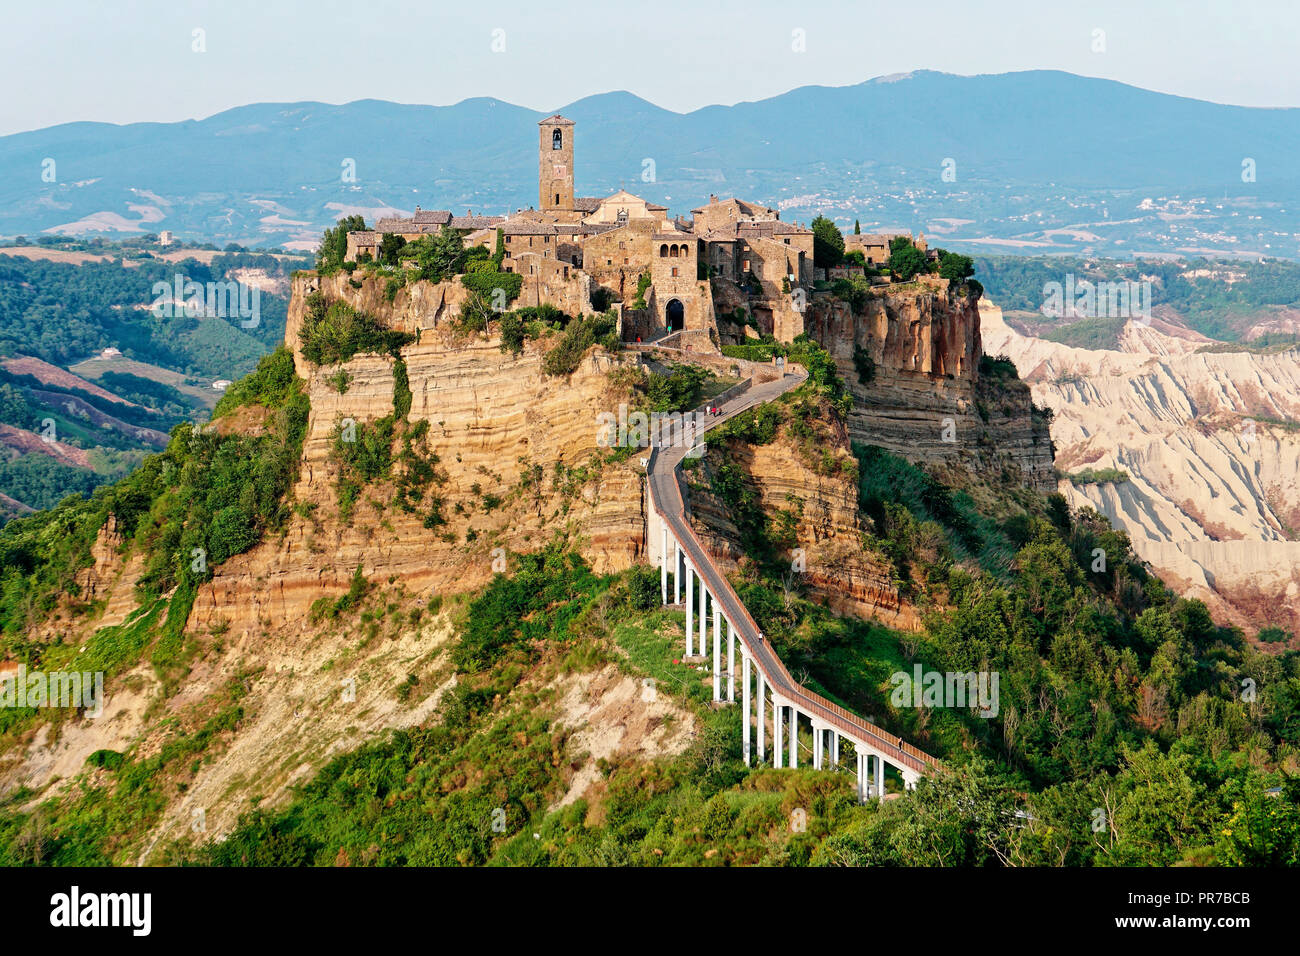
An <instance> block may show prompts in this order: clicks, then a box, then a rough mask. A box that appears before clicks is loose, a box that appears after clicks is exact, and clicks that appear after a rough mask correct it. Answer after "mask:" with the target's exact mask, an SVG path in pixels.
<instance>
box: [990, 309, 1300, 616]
mask: <svg viewBox="0 0 1300 956" xmlns="http://www.w3.org/2000/svg"><path fill="white" fill-rule="evenodd" d="M981 317H982V320H983V335H984V340H985V345H986V347H987V348H988V349H989V351H990V352H994V353H1002V354H1005V355H1007V356H1008V357H1009V358H1011V359H1012V361H1014V362H1015V363H1016V365H1017V367H1018V368H1019V369H1020V372H1021V374H1022V375H1023V376H1024V378H1025V380H1026V381H1027V382H1029V383H1030V386H1031V388H1032V389H1033V394H1034V397H1035V400H1036V401H1038V402H1041V403H1043V404H1044V405H1046V406H1048V407H1049V408H1051V409H1052V410H1053V412H1054V413H1055V418H1054V420H1053V424H1052V440H1053V442H1054V443H1055V445H1056V464H1057V468H1058V469H1059V470H1060V471H1061V472H1063V473H1066V474H1069V473H1077V472H1080V471H1082V470H1084V469H1094V470H1102V469H1115V470H1118V471H1122V472H1124V473H1126V474H1127V475H1128V476H1129V477H1128V480H1124V481H1119V482H1113V481H1103V482H1095V483H1090V484H1083V485H1075V484H1074V483H1071V482H1069V481H1066V480H1062V481H1061V483H1060V490H1061V492H1062V493H1063V494H1064V495H1065V496H1066V497H1067V499H1068V500H1069V501H1070V502H1071V504H1072V505H1073V506H1075V507H1080V506H1084V505H1087V506H1091V507H1095V508H1096V509H1097V510H1098V511H1100V512H1101V513H1103V514H1105V515H1106V516H1107V517H1108V518H1110V519H1111V521H1112V522H1114V524H1115V526H1116V527H1117V528H1120V529H1123V530H1124V531H1125V532H1126V533H1127V534H1128V536H1129V537H1130V539H1131V540H1132V542H1133V547H1134V549H1135V550H1136V552H1137V553H1138V554H1139V555H1140V556H1141V557H1142V558H1144V559H1146V560H1147V561H1149V562H1150V563H1151V565H1152V566H1153V567H1154V568H1155V569H1156V570H1157V571H1158V572H1159V573H1160V574H1161V575H1162V577H1164V578H1165V580H1166V581H1167V582H1168V583H1169V584H1170V585H1171V586H1172V587H1174V588H1175V589H1176V590H1178V591H1179V592H1180V593H1183V594H1186V595H1188V596H1195V597H1198V598H1200V599H1202V600H1204V601H1205V602H1206V603H1207V605H1209V607H1210V608H1211V609H1212V610H1214V611H1215V613H1216V614H1217V615H1220V616H1222V617H1223V618H1224V619H1225V620H1230V621H1233V622H1236V623H1239V624H1241V625H1243V626H1245V627H1247V628H1249V629H1251V630H1257V629H1259V628H1264V627H1276V628H1281V629H1282V630H1283V631H1286V632H1290V633H1292V634H1294V633H1296V632H1297V630H1300V530H1297V529H1300V486H1297V483H1296V475H1297V474H1298V473H1300V352H1297V351H1296V350H1295V349H1294V348H1292V349H1290V350H1286V351H1264V352H1261V351H1259V350H1251V349H1247V348H1243V347H1239V348H1238V349H1237V350H1234V351H1227V350H1219V349H1209V348H1206V347H1205V346H1204V345H1200V344H1198V343H1194V342H1193V343H1189V342H1187V341H1186V340H1184V339H1181V338H1173V337H1170V336H1167V335H1164V334H1162V333H1161V332H1159V331H1158V330H1156V329H1153V328H1142V327H1140V326H1138V325H1137V324H1136V323H1128V324H1127V326H1126V328H1125V331H1124V334H1123V336H1122V338H1121V339H1120V340H1119V342H1118V343H1117V344H1118V345H1119V346H1120V347H1119V348H1116V349H1109V350H1107V349H1094V350H1089V349H1081V348H1071V347H1068V346H1065V345H1061V344H1057V343H1053V342H1048V341H1045V340H1043V339H1035V338H1029V337H1026V336H1023V335H1021V334H1019V333H1018V332H1016V331H1015V330H1014V329H1012V328H1010V327H1009V326H1008V325H1007V324H1006V323H1005V322H1003V320H1002V316H1001V312H1000V310H999V309H998V308H997V307H996V306H994V305H992V304H991V303H984V306H983V309H982V313H981Z"/></svg>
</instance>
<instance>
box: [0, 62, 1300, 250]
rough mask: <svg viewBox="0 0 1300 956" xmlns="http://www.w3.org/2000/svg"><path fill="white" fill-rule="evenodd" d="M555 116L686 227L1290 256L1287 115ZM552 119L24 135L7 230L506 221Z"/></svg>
mask: <svg viewBox="0 0 1300 956" xmlns="http://www.w3.org/2000/svg"><path fill="white" fill-rule="evenodd" d="M558 110H559V112H562V113H563V114H564V115H565V116H568V117H569V118H570V119H573V120H574V121H575V122H576V123H577V124H578V126H577V151H578V152H577V158H576V161H575V172H576V176H577V183H578V192H579V194H581V195H605V194H608V193H610V192H613V191H614V190H615V189H617V188H619V187H620V186H625V187H627V188H628V189H630V190H632V191H634V192H636V193H638V194H640V195H643V196H645V197H646V198H648V199H652V200H654V201H657V202H662V203H664V204H666V205H668V206H669V207H670V209H671V210H672V211H673V212H674V213H678V212H680V213H683V214H685V213H688V212H689V210H690V209H691V207H692V206H695V205H698V204H699V203H701V202H704V201H707V198H708V196H709V194H710V193H716V194H719V195H742V196H746V197H749V198H753V199H755V200H758V201H761V202H765V203H768V204H776V205H779V206H780V207H781V208H782V209H783V210H786V213H787V218H790V219H801V220H807V219H809V218H811V217H812V216H814V215H816V214H818V213H823V214H826V215H828V216H831V217H832V218H835V219H837V220H838V221H839V222H840V223H841V224H842V225H843V226H845V227H851V226H852V223H853V220H854V219H860V220H861V222H862V227H863V230H864V231H870V230H872V229H877V228H908V229H914V230H925V231H926V232H927V234H929V235H931V236H932V238H934V239H935V241H937V242H939V243H940V244H943V245H948V246H951V247H953V248H963V249H967V250H972V251H979V250H982V251H1005V252H1015V251H1021V252H1026V253H1032V252H1058V251H1071V252H1105V253H1108V254H1123V253H1126V252H1134V251H1137V252H1183V253H1198V252H1206V251H1209V252H1217V253H1226V254H1238V255H1270V256H1287V257H1296V256H1300V229H1297V228H1296V224H1295V215H1294V213H1295V211H1296V210H1297V209H1300V169H1298V168H1297V167H1296V165H1295V163H1294V157H1295V156H1296V155H1297V153H1298V152H1300V110H1296V109H1256V108H1247V107H1237V106H1224V105H1219V104H1214V103H1208V102H1203V101H1199V100H1192V99H1186V98H1182V97H1176V96H1169V95H1165V94H1161V93H1154V92H1150V91H1147V90H1141V89H1137V88H1135V87H1131V86H1126V85H1124V84H1122V83H1117V82H1113V81H1109V80H1099V79H1090V78H1086V77H1081V76H1076V75H1073V74H1069V73H1061V72H1053V71H1032V72H1022V73H1007V74H998V75H984V76H971V77H965V76H954V75H950V74H945V73H936V72H928V71H927V72H917V73H910V74H905V75H900V76H892V77H880V78H877V79H873V80H869V81H867V82H864V83H860V84H857V85H855V86H847V87H836V88H830V87H803V88H800V89H796V90H792V91H790V92H788V93H784V94H782V95H780V96H775V97H772V98H770V99H765V100H760V101H757V102H752V103H739V104H737V105H735V106H729V107H728V106H710V107H706V108H704V109H699V110H696V111H694V112H691V113H686V114H681V113H674V112H671V111H669V110H665V109H661V108H659V107H657V106H654V105H653V104H651V103H648V102H646V101H645V100H642V99H640V98H638V97H636V96H633V95H632V94H630V93H625V92H616V93H605V94H601V95H598V96H590V97H587V98H585V99H581V100H579V101H577V102H575V103H571V104H567V105H563V106H559V107H558ZM548 112H554V111H548ZM545 115H547V113H537V112H533V111H532V110H528V109H524V108H522V107H519V106H514V105H511V104H509V103H506V102H503V101H501V100H493V99H482V98H477V99H470V100H465V101H464V102H461V103H457V104H456V105H454V106H445V107H436V106H406V105H399V104H395V103H389V102H383V101H377V100H361V101H358V102H354V103H348V104H344V105H342V106H331V105H327V104H323V103H259V104H253V105H249V106H243V107H239V108H236V109H232V110H227V111H226V112H223V113H219V114H217V115H215V116H212V117H209V118H207V119H204V120H199V121H187V122H181V123H134V124H130V125H126V126H117V125H112V124H106V123H70V124H65V125H61V126H54V127H50V128H48V129H43V130H37V131H33V132H27V133H18V134H14V135H11V136H6V137H0V234H3V235H6V236H13V235H17V234H27V235H34V234H37V233H39V232H41V231H50V230H57V231H60V232H64V233H70V234H86V233H90V232H94V231H104V232H106V233H110V234H131V233H139V232H157V231H159V230H161V229H170V230H172V231H173V232H175V233H176V234H177V235H178V236H181V237H183V238H185V239H193V240H210V241H215V242H222V243H224V242H230V241H234V242H239V243H241V244H244V245H255V246H257V245H261V246H273V245H290V246H297V247H302V246H304V245H305V244H309V243H311V242H314V241H315V240H316V239H318V238H319V235H320V231H321V229H322V228H323V227H324V226H325V225H327V224H329V223H331V222H332V221H333V220H335V219H336V218H337V217H338V216H339V215H341V214H343V213H345V212H351V211H360V212H363V213H365V214H366V215H367V218H368V219H373V218H374V217H375V216H376V215H378V214H379V213H380V212H381V211H382V210H385V209H387V210H392V209H398V210H408V211H409V210H411V209H413V208H414V207H415V205H417V204H419V205H421V206H423V207H424V208H449V209H452V210H454V211H458V212H461V211H464V209H466V208H472V209H474V210H475V211H477V212H484V213H500V212H503V211H505V210H507V209H513V208H516V207H520V206H528V205H531V204H534V203H535V202H536V197H537V193H536V175H537V162H536V151H535V144H536V142H537V131H536V126H535V124H536V122H537V120H539V119H541V118H542V117H543V116H545ZM49 161H52V164H51V163H50V162H49ZM349 161H351V162H349ZM352 164H354V165H355V175H356V178H355V182H349V181H345V178H344V172H345V170H346V169H347V168H350V167H351V166H352ZM1243 164H1245V165H1244V166H1243ZM945 170H947V171H948V174H949V175H948V178H947V179H945V178H944V173H945ZM1243 172H1245V173H1246V175H1245V176H1243ZM43 174H44V176H45V177H46V178H48V177H49V176H51V175H52V176H53V177H54V181H53V182H49V181H45V179H43ZM1252 179H1253V181H1252Z"/></svg>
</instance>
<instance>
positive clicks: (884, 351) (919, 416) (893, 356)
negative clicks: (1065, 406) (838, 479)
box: [806, 278, 1054, 491]
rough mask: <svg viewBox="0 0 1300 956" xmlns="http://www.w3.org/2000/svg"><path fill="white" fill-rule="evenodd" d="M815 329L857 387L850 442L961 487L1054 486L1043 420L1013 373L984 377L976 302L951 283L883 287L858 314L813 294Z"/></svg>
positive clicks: (811, 329)
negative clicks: (985, 483)
mask: <svg viewBox="0 0 1300 956" xmlns="http://www.w3.org/2000/svg"><path fill="white" fill-rule="evenodd" d="M806 324H807V328H808V331H809V333H810V334H811V335H812V336H813V337H814V338H816V339H817V340H818V341H819V342H821V343H822V345H823V347H825V348H826V349H827V351H829V352H830V353H831V355H832V356H833V357H834V358H835V361H836V364H837V365H838V366H839V369H840V374H841V375H842V376H843V377H844V380H845V381H846V382H847V383H848V384H849V387H850V389H851V391H852V392H853V410H852V412H851V413H850V415H849V421H848V426H849V436H850V438H851V440H852V441H855V442H862V443H864V444H869V445H878V446H880V447H882V448H885V449H887V450H889V451H892V452H895V453H897V454H899V455H902V456H904V457H906V458H908V459H909V460H911V461H915V462H921V463H924V464H926V465H927V466H929V467H931V468H932V469H933V470H935V471H937V472H939V473H941V474H943V476H944V477H945V479H947V480H949V481H952V482H955V483H958V484H961V483H964V482H966V481H968V480H969V478H970V476H972V475H981V476H988V477H995V478H1001V479H1004V480H1010V481H1015V482H1018V483H1021V484H1023V485H1025V486H1027V487H1030V488H1034V489H1037V490H1040V491H1042V490H1050V489H1051V488H1052V486H1053V483H1054V482H1053V472H1052V448H1051V440H1050V436H1049V434H1048V422H1047V419H1046V418H1045V417H1043V416H1042V415H1040V414H1036V413H1035V411H1034V409H1033V403H1032V401H1031V398H1030V393H1029V389H1028V388H1027V387H1026V386H1025V385H1024V384H1022V383H1020V382H1018V381H1016V380H1015V379H1014V378H1013V379H1009V380H1008V379H1000V380H997V381H985V380H984V378H983V377H982V376H981V374H980V358H981V356H982V355H983V354H984V351H983V345H982V341H981V337H980V322H979V310H978V306H977V300H976V299H975V298H974V297H973V296H967V295H959V294H957V293H956V292H955V291H954V290H951V289H950V288H949V286H948V283H947V282H946V280H943V279H935V278H927V280H926V281H925V282H923V283H916V284H911V285H908V286H903V287H900V288H899V289H897V290H895V291H888V292H878V293H876V294H873V295H872V296H870V297H868V298H867V299H866V301H865V303H864V305H863V306H862V307H861V308H860V309H859V310H856V311H855V310H854V309H853V308H852V307H851V306H850V304H849V303H848V302H845V301H842V300H839V299H834V298H830V297H824V296H817V297H815V298H814V299H813V301H812V302H811V303H810V304H809V309H808V314H807V316H806Z"/></svg>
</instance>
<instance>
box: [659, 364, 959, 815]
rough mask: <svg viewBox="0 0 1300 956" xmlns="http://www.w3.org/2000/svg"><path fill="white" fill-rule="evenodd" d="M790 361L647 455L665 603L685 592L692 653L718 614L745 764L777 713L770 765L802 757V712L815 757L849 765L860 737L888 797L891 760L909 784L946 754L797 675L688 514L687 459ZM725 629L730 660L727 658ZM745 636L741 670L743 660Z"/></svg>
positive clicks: (767, 396)
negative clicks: (847, 751) (847, 748)
mask: <svg viewBox="0 0 1300 956" xmlns="http://www.w3.org/2000/svg"><path fill="white" fill-rule="evenodd" d="M783 371H784V372H785V373H786V374H777V375H776V376H775V377H774V378H773V379H772V380H770V381H765V382H760V381H759V376H758V375H755V376H753V377H751V378H749V379H747V380H746V381H744V382H742V383H741V384H740V385H737V386H735V387H734V388H732V389H729V390H728V391H727V392H725V393H723V395H721V396H719V398H718V399H715V400H713V401H712V402H710V405H715V404H716V405H717V406H718V408H719V414H718V415H716V416H709V415H704V416H702V417H701V416H700V415H697V416H696V420H697V422H699V423H700V424H699V425H698V426H697V427H696V428H695V430H694V434H693V435H690V434H688V436H687V438H686V440H684V441H679V442H677V443H676V444H674V445H672V446H671V447H657V448H653V449H651V453H650V457H649V459H648V461H647V464H646V472H647V475H648V485H649V494H650V503H651V508H650V509H648V511H649V518H648V522H647V542H646V543H647V553H648V554H649V555H650V556H651V557H652V558H655V557H657V558H658V563H659V566H660V590H661V592H662V597H663V602H664V604H670V603H671V604H682V603H683V599H684V604H685V610H686V656H688V657H690V656H692V655H693V654H694V653H696V650H695V648H696V646H697V645H696V630H697V628H698V653H699V654H700V655H701V656H704V657H707V656H708V648H709V643H710V638H709V618H710V615H711V616H712V623H713V627H712V653H713V664H712V674H713V699H714V701H719V702H720V701H722V700H724V699H725V700H727V701H730V702H734V701H735V699H736V684H737V683H739V685H740V700H741V708H742V710H743V712H744V720H743V722H742V728H743V730H742V735H743V736H742V741H743V752H744V758H745V764H746V765H747V766H749V765H752V761H753V759H754V757H755V755H756V756H757V759H758V761H759V762H760V763H761V762H763V761H765V760H767V759H768V750H769V748H768V739H767V727H768V722H769V721H768V718H769V716H770V725H771V747H770V750H771V759H772V766H773V767H777V768H780V767H782V766H789V767H797V766H798V765H799V728H800V726H801V725H802V722H806V723H807V724H808V725H810V726H811V729H812V738H813V747H812V765H813V767H815V768H817V769H835V770H838V769H839V768H840V766H841V755H840V741H841V740H842V739H843V740H848V741H849V742H851V743H852V745H853V751H854V755H855V759H856V769H855V771H854V772H855V773H856V775H857V781H858V799H859V800H861V801H866V800H867V799H869V798H871V797H875V798H877V799H880V800H883V799H884V795H885V767H886V766H889V767H893V768H894V769H895V770H896V771H898V773H899V774H900V775H901V776H902V778H903V783H904V785H905V786H906V787H908V788H909V789H910V788H912V787H914V786H915V785H916V781H917V780H918V779H919V778H920V776H921V775H922V774H923V773H926V772H927V771H928V770H929V769H931V768H932V767H935V766H937V764H938V761H937V760H935V758H934V757H931V756H930V755H929V754H927V753H924V752H923V751H921V750H918V749H917V748H916V747H913V746H912V745H911V744H909V743H907V742H906V741H904V740H902V739H901V738H899V737H897V736H895V735H893V734H890V733H887V732H886V731H884V730H882V729H880V728H879V727H876V726H875V725H874V724H871V723H868V722H867V721H865V720H863V719H862V718H860V717H858V716H857V715H855V714H852V713H850V712H849V711H847V710H845V709H844V708H843V707H841V706H839V705H838V704H835V703H833V702H832V701H829V700H827V699H826V698H824V697H822V696H821V695H819V694H815V693H813V692H812V691H809V690H807V689H806V688H804V687H803V686H802V685H800V684H799V683H798V682H797V681H795V680H794V678H792V677H791V676H790V672H789V671H788V670H786V668H785V665H784V664H782V663H781V659H780V658H779V657H777V655H776V654H775V652H773V650H772V646H771V644H770V643H769V642H768V641H767V640H766V639H765V638H764V637H763V636H762V634H761V633H760V631H759V629H758V625H757V624H756V623H755V622H754V619H753V618H752V617H750V615H749V612H748V611H747V610H746V609H745V606H744V604H743V603H741V601H740V598H739V597H738V596H737V595H736V592H735V591H734V590H733V589H732V587H731V585H730V583H729V582H728V581H727V579H726V577H725V576H724V575H723V574H722V571H721V570H720V569H719V568H718V566H717V564H716V563H715V562H714V560H713V557H712V556H711V555H710V554H709V553H708V551H706V550H705V548H704V546H703V544H702V543H701V542H700V539H699V538H698V537H697V536H696V534H695V532H694V530H692V528H691V526H690V522H689V521H688V520H687V512H686V504H685V500H684V497H683V494H682V480H681V474H680V470H681V463H682V461H683V459H684V458H685V457H686V456H687V454H689V453H690V451H691V449H692V448H693V447H695V446H697V445H698V443H699V441H700V439H701V438H702V436H703V435H704V433H705V432H707V431H708V430H709V429H710V428H713V427H716V426H717V425H720V424H722V423H723V422H725V421H727V420H728V419H729V418H732V417H734V416H735V415H738V414H740V413H741V412H743V411H746V410H748V409H750V408H754V407H756V406H758V405H761V404H763V403H765V402H768V401H771V400H773V399H775V398H778V397H780V396H781V395H782V394H784V393H785V392H787V391H789V390H790V389H792V388H795V387H796V386H798V385H800V384H802V383H803V382H804V381H805V380H806V378H807V376H806V374H805V373H804V372H803V371H802V370H800V369H798V368H797V367H791V368H790V369H788V370H783ZM774 372H775V370H774ZM670 566H671V567H672V569H673V575H672V577H673V584H672V590H673V597H672V601H669V597H668V590H669V585H668V570H669V567H670ZM724 629H725V632H726V637H725V644H726V652H725V653H726V665H725V667H724V666H723V664H722V660H721V658H722V654H723V649H722V645H723V643H724V638H723V631H724ZM737 644H739V651H740V670H739V673H737V670H736V666H735V665H736V650H737ZM737 678H739V680H737ZM724 679H725V682H726V686H725V688H724V687H723V681H724ZM724 694H725V698H724V696H723V695H724Z"/></svg>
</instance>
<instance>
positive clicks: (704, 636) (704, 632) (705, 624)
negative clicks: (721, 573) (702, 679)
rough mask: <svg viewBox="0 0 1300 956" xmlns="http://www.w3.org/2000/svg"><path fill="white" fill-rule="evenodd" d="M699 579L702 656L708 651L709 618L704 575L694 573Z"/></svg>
mask: <svg viewBox="0 0 1300 956" xmlns="http://www.w3.org/2000/svg"><path fill="white" fill-rule="evenodd" d="M696 576H697V577H698V578H699V581H700V656H701V657H703V656H704V655H705V654H707V653H708V652H709V619H708V616H707V615H708V612H707V611H706V610H705V609H706V608H707V607H708V601H709V586H708V585H707V584H705V583H704V575H702V574H698V575H696Z"/></svg>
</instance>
